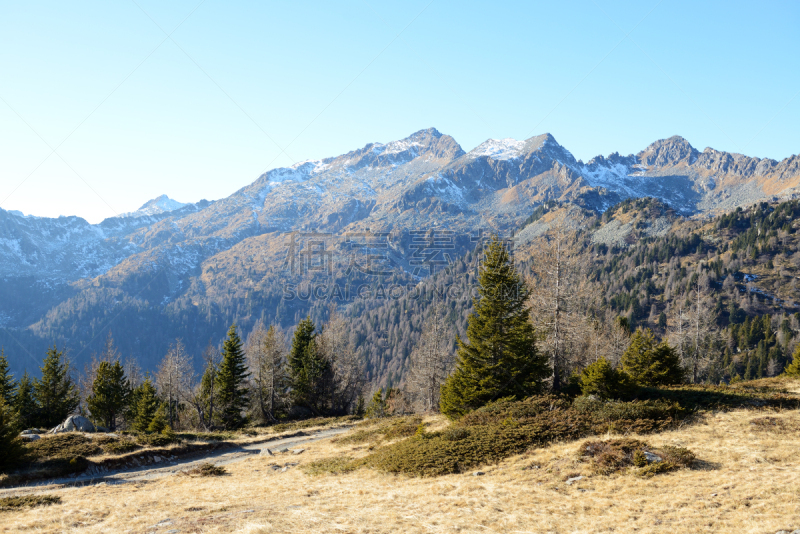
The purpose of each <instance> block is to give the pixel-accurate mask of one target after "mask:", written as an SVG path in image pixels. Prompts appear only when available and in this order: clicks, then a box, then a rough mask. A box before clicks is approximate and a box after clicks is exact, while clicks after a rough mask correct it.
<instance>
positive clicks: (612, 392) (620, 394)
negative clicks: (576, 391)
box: [578, 358, 636, 399]
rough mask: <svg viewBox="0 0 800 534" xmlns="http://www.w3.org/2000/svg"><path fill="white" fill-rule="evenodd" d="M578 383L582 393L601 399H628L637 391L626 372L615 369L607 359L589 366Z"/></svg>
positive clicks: (601, 359)
mask: <svg viewBox="0 0 800 534" xmlns="http://www.w3.org/2000/svg"><path fill="white" fill-rule="evenodd" d="M578 382H579V384H580V387H581V393H583V394H584V395H597V396H598V397H600V398H601V399H621V398H625V397H628V396H629V395H631V393H633V391H634V390H635V389H636V384H635V383H634V382H633V380H631V377H630V376H628V374H627V373H625V372H624V371H620V370H618V369H614V368H613V367H612V366H611V364H610V363H609V362H608V360H606V359H605V358H600V359H599V360H597V361H596V362H594V363H592V364H591V365H589V366H587V367H586V368H585V369H584V370H583V372H582V373H581V375H580V377H579V379H578Z"/></svg>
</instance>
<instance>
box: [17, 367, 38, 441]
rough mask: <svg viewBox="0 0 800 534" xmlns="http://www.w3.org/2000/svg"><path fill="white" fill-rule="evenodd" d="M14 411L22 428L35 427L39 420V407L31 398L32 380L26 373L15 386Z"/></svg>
mask: <svg viewBox="0 0 800 534" xmlns="http://www.w3.org/2000/svg"><path fill="white" fill-rule="evenodd" d="M14 410H15V411H16V412H17V415H18V416H19V423H20V425H21V426H22V427H23V428H32V427H33V426H35V425H36V422H37V419H38V418H39V407H38V406H37V405H36V399H35V398H34V397H33V380H31V377H30V376H28V373H27V371H26V372H25V373H23V375H22V378H20V379H19V383H18V384H17V391H16V393H15V395H14Z"/></svg>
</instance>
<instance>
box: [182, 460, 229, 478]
mask: <svg viewBox="0 0 800 534" xmlns="http://www.w3.org/2000/svg"><path fill="white" fill-rule="evenodd" d="M227 473H228V471H227V470H226V469H225V468H224V467H221V466H218V465H214V464H212V463H209V462H204V463H202V464H200V465H198V466H197V467H193V468H192V469H188V470H186V471H184V472H183V474H185V475H189V476H197V477H219V476H222V475H226V474H227Z"/></svg>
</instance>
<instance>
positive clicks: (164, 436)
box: [131, 427, 181, 447]
mask: <svg viewBox="0 0 800 534" xmlns="http://www.w3.org/2000/svg"><path fill="white" fill-rule="evenodd" d="M131 435H132V436H133V437H134V439H135V440H136V443H137V444H139V445H145V446H149V447H165V446H167V445H170V444H172V443H180V442H181V437H180V436H179V435H178V434H176V433H175V432H173V431H172V430H171V429H170V428H169V427H165V429H164V431H163V432H158V433H148V432H136V433H133V434H131Z"/></svg>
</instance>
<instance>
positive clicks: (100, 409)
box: [86, 360, 130, 431]
mask: <svg viewBox="0 0 800 534" xmlns="http://www.w3.org/2000/svg"><path fill="white" fill-rule="evenodd" d="M129 398H130V384H129V382H128V379H127V378H126V377H125V370H124V369H123V368H122V364H121V363H119V360H117V361H116V362H114V364H113V365H112V364H111V363H110V362H107V361H102V362H100V365H99V366H98V368H97V374H96V376H95V379H94V383H93V384H92V394H91V395H90V396H89V398H88V399H86V404H87V405H88V407H89V411H90V412H91V413H92V418H93V419H95V420H96V421H99V422H102V423H103V425H102V426H104V427H106V428H108V429H110V430H112V431H113V430H116V428H117V416H119V415H121V414H122V412H123V410H124V409H125V406H126V405H127V404H128V400H129Z"/></svg>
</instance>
